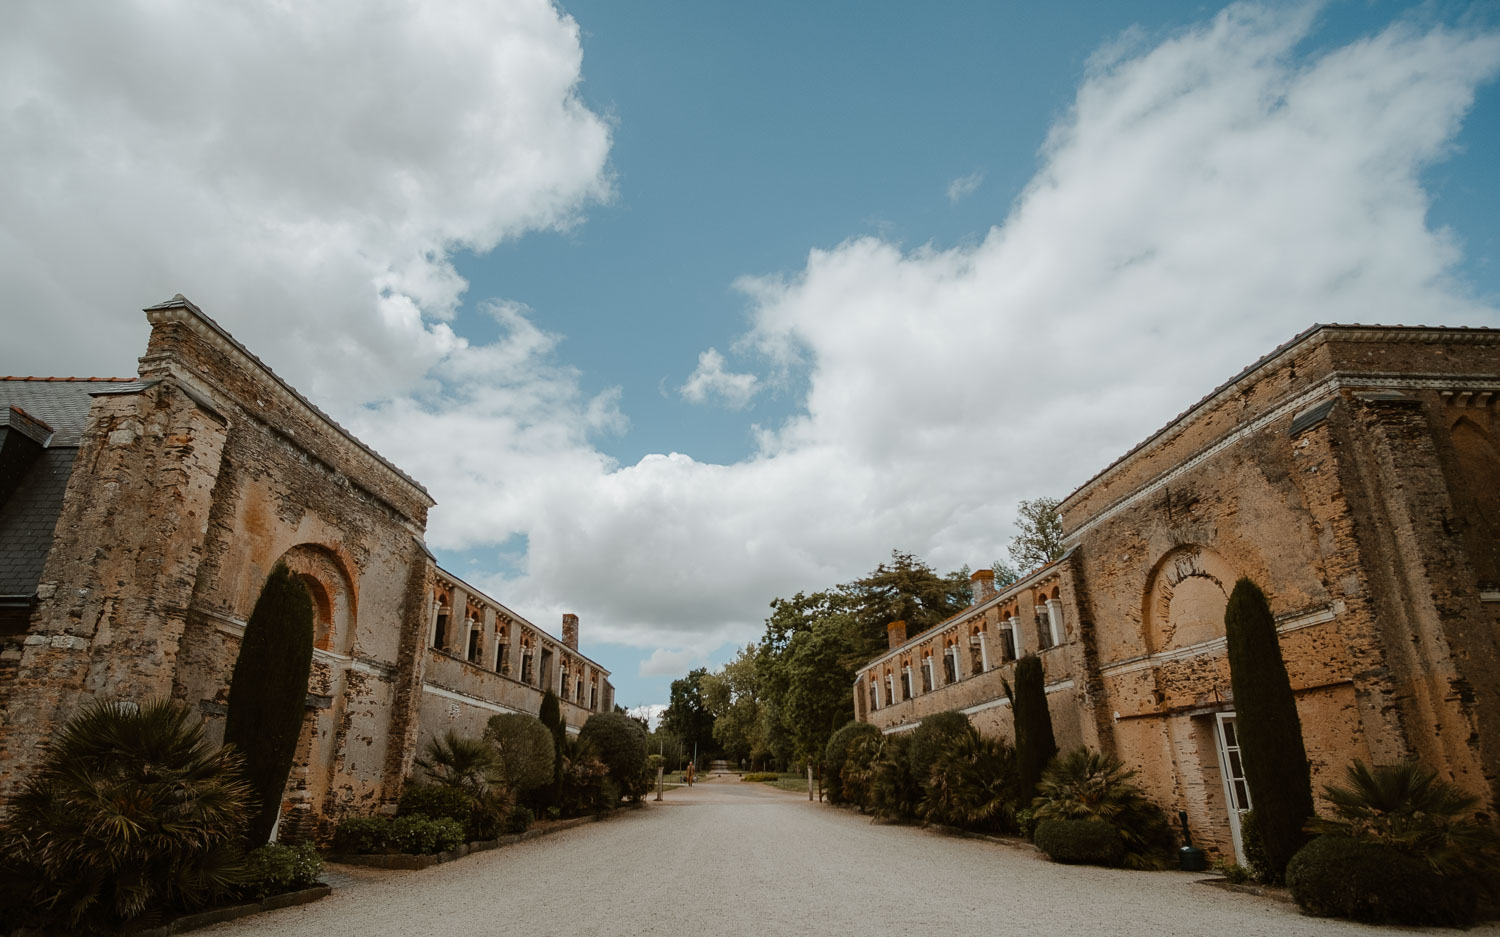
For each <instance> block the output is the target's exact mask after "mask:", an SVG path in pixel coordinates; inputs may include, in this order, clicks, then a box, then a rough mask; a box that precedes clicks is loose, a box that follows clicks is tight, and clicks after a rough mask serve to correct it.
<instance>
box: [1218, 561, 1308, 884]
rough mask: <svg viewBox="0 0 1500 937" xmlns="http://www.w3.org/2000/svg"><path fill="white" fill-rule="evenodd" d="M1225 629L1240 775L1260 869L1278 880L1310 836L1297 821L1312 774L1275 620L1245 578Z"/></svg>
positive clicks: (1304, 816)
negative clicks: (1261, 853) (1260, 849)
mask: <svg viewBox="0 0 1500 937" xmlns="http://www.w3.org/2000/svg"><path fill="white" fill-rule="evenodd" d="M1224 634H1225V638H1226V641H1227V643H1228V653H1229V682H1230V686H1231V687H1232V688H1233V690H1234V710H1235V716H1236V718H1235V731H1236V732H1237V734H1238V736H1239V743H1240V757H1241V758H1243V759H1244V768H1245V783H1246V784H1248V785H1249V787H1250V802H1251V803H1252V804H1254V805H1255V820H1256V826H1257V827H1258V828H1259V830H1260V838H1261V844H1262V845H1263V846H1264V847H1265V855H1266V865H1267V866H1268V868H1267V869H1265V872H1266V873H1267V875H1268V876H1269V877H1270V878H1271V880H1272V881H1277V882H1279V881H1281V880H1282V878H1283V876H1285V874H1286V864H1287V863H1288V862H1290V861H1291V858H1292V856H1293V855H1294V854H1295V853H1296V852H1297V850H1298V849H1301V848H1302V846H1303V845H1304V844H1305V843H1306V842H1307V839H1308V837H1307V834H1306V833H1304V832H1303V830H1302V828H1303V826H1304V825H1305V824H1306V823H1307V821H1308V819H1309V818H1310V817H1312V816H1313V800H1312V777H1311V774H1310V772H1309V769H1308V765H1307V750H1306V749H1305V748H1304V747H1303V744H1302V722H1301V720H1300V719H1298V718H1297V702H1296V700H1295V699H1294V698H1293V697H1292V681H1291V679H1290V678H1289V677H1288V676H1287V672H1286V663H1285V662H1284V661H1283V660H1282V658H1281V642H1280V641H1279V640H1278V639H1277V637H1276V620H1275V618H1274V617H1273V616H1272V615H1271V606H1270V603H1268V602H1267V601H1266V595H1265V593H1264V592H1262V591H1261V590H1260V587H1259V586H1257V585H1256V584H1255V583H1253V582H1251V581H1250V580H1249V579H1241V580H1240V581H1239V582H1237V583H1235V584H1234V591H1233V592H1231V593H1230V594H1229V604H1228V605H1227V606H1225V608H1224Z"/></svg>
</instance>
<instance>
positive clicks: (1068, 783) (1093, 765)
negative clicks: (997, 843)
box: [1033, 748, 1172, 868]
mask: <svg viewBox="0 0 1500 937" xmlns="http://www.w3.org/2000/svg"><path fill="white" fill-rule="evenodd" d="M1134 777H1135V771H1134V770H1132V769H1128V768H1126V767H1125V766H1124V765H1123V764H1122V763H1121V762H1120V760H1119V759H1118V758H1115V757H1113V756H1111V755H1103V754H1100V753H1098V752H1091V751H1089V750H1088V749H1086V748H1076V749H1074V750H1072V751H1070V752H1068V753H1067V754H1065V755H1061V756H1059V757H1058V758H1057V759H1056V760H1055V761H1054V762H1053V763H1052V765H1051V766H1050V767H1048V768H1047V770H1046V771H1045V772H1044V773H1043V774H1042V781H1041V784H1040V785H1038V788H1037V797H1036V800H1035V801H1033V803H1034V805H1035V807H1036V818H1037V820H1039V821H1040V820H1102V821H1104V822H1105V823H1108V824H1109V825H1111V826H1113V827H1114V828H1115V829H1116V830H1117V831H1119V833H1120V838H1121V839H1122V840H1123V841H1124V843H1125V857H1124V863H1125V865H1126V866H1127V867H1129V868H1162V867H1164V866H1165V864H1166V853H1167V851H1168V850H1169V849H1170V848H1171V845H1172V830H1171V827H1170V826H1168V824H1167V820H1166V816H1165V815H1164V814H1163V813H1162V811H1161V808H1160V807H1157V806H1156V805H1155V804H1153V803H1151V802H1150V801H1149V800H1147V799H1146V796H1145V795H1144V794H1143V793H1141V789H1140V788H1138V787H1136V786H1135V784H1133V783H1132V779H1134Z"/></svg>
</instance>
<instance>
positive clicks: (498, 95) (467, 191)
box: [0, 0, 610, 409]
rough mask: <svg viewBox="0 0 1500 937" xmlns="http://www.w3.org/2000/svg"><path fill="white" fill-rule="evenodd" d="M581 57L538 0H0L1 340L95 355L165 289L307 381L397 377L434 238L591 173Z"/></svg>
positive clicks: (37, 359) (316, 384) (135, 324)
mask: <svg viewBox="0 0 1500 937" xmlns="http://www.w3.org/2000/svg"><path fill="white" fill-rule="evenodd" d="M581 62H582V51H581V49H580V46H579V41H578V28H577V25H576V24H575V23H574V22H573V21H572V19H570V18H569V17H567V16H564V15H562V14H561V13H559V11H558V10H557V9H556V8H554V7H553V5H552V4H551V3H550V2H548V0H507V2H504V3H496V2H490V0H466V2H461V0H460V2H449V3H443V4H440V5H436V6H434V5H427V4H417V3H406V2H399V0H379V2H375V3H367V2H363V0H329V2H320V3H316V4H295V3H293V4H287V3H273V2H260V3H257V2H250V3H235V4H215V3H198V2H194V0H160V2H147V0H96V2H81V3H41V2H24V0H23V2H18V3H8V4H4V5H3V6H0V164H3V165H4V166H5V172H4V174H3V175H0V219H3V220H0V281H4V282H5V284H6V290H7V301H8V303H9V304H10V306H11V308H12V309H14V310H18V311H20V310H24V311H26V312H29V313H30V314H31V315H30V316H29V317H27V318H26V319H25V321H24V327H19V328H8V329H7V335H6V348H5V349H4V354H5V357H6V358H7V359H12V358H13V359H14V360H16V361H24V362H25V363H26V365H27V367H28V368H29V369H34V370H39V371H41V372H42V373H72V372H73V370H74V369H78V368H84V367H89V368H93V369H109V368H114V367H117V365H116V364H115V362H116V360H117V358H116V350H117V349H118V348H120V347H128V348H137V347H141V346H142V345H143V344H144V328H145V326H144V321H143V317H142V316H141V315H140V313H139V310H138V308H131V306H130V305H128V303H129V302H130V301H131V300H136V301H137V302H136V303H135V304H134V305H135V306H137V307H138V306H140V305H145V304H147V303H150V302H155V301H159V300H162V299H166V298H167V297H169V296H171V295H172V294H173V293H175V292H183V293H186V294H187V295H188V296H189V297H190V298H192V299H194V300H196V301H197V302H198V303H199V304H201V305H202V306H204V308H205V309H207V310H209V311H210V313H211V314H214V313H215V312H216V313H217V314H218V315H219V316H221V317H223V318H224V319H225V320H226V321H228V322H232V324H233V330H234V332H235V334H236V337H238V338H239V339H241V340H242V341H244V342H245V343H246V344H247V345H248V346H249V347H251V348H253V349H255V350H256V351H257V352H258V353H260V354H261V355H263V356H264V357H265V358H266V359H267V360H270V361H273V362H275V363H276V367H277V370H278V371H279V372H281V373H282V374H283V375H284V376H286V377H288V378H289V379H290V380H292V381H293V383H294V384H296V385H297V386H298V387H299V388H300V389H301V390H303V391H304V392H307V393H308V394H310V395H311V396H312V397H313V398H314V399H317V400H319V401H322V402H325V403H327V404H328V405H329V406H330V407H333V408H335V409H337V408H338V407H339V406H340V405H341V404H342V405H348V404H352V403H356V402H359V401H361V400H364V399H368V398H369V397H372V396H377V395H379V394H381V393H384V392H386V390H387V389H389V388H394V389H396V390H399V389H401V388H403V387H405V386H408V385H410V384H411V383H412V382H413V381H415V380H417V379H419V378H420V377H421V376H422V375H423V374H424V373H425V372H426V371H427V370H428V368H430V367H431V366H432V365H433V364H434V363H435V362H437V361H438V360H439V359H441V358H442V357H443V356H444V355H446V354H449V353H451V352H454V351H455V350H456V349H458V348H460V347H461V346H462V342H461V341H460V340H458V339H457V338H456V337H455V336H454V335H453V334H452V332H451V331H450V330H449V328H448V327H447V326H446V325H445V324H444V321H443V320H445V319H447V318H449V317H450V316H451V314H452V311H453V309H454V307H455V304H456V303H457V302H458V299H459V296H460V294H461V293H462V291H463V289H464V287H465V283H464V281H463V280H462V278H460V277H459V276H458V274H457V273H456V272H455V271H454V269H453V267H452V266H451V264H450V263H449V262H448V254H449V252H450V251H451V250H452V249H454V248H456V247H472V248H474V249H476V250H480V251H482V250H485V249H487V248H489V247H491V246H493V245H494V244H495V243H496V242H498V241H500V240H502V239H505V238H510V237H514V236H516V235H518V234H520V233H522V232H524V231H528V230H536V229H542V228H560V227H567V226H568V225H571V224H573V223H574V222H575V221H576V220H577V219H578V218H579V213H580V211H581V210H582V209H583V208H584V207H585V206H587V205H588V204H589V203H590V202H594V201H597V200H600V199H604V198H607V197H608V196H609V193H610V184H609V178H608V175H607V173H606V170H605V160H606V158H607V155H608V152H609V146H610V132H609V128H608V127H607V125H606V124H605V123H604V121H603V120H601V119H600V118H599V117H598V116H597V115H595V114H593V113H591V112H590V111H589V110H588V109H587V108H585V107H584V106H583V105H582V104H581V103H580V101H579V100H578V98H577V96H576V94H575V90H576V86H577V84H578V81H579V76H580V67H581ZM122 299H123V300H124V301H125V302H126V303H127V305H124V306H122ZM79 334H88V335H91V336H95V337H97V339H98V340H97V341H95V342H93V343H80V342H78V341H77V339H76V337H77V336H78V335H79Z"/></svg>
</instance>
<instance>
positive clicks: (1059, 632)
mask: <svg viewBox="0 0 1500 937" xmlns="http://www.w3.org/2000/svg"><path fill="white" fill-rule="evenodd" d="M1046 604H1047V620H1048V621H1049V622H1051V623H1052V644H1053V645H1054V646H1056V645H1058V644H1062V643H1063V642H1064V641H1066V640H1068V623H1067V622H1065V621H1063V613H1062V602H1060V601H1058V600H1057V599H1048V600H1047V603H1046Z"/></svg>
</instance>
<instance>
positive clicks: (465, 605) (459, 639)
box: [441, 583, 469, 657]
mask: <svg viewBox="0 0 1500 937" xmlns="http://www.w3.org/2000/svg"><path fill="white" fill-rule="evenodd" d="M449 604H450V606H451V607H450V608H449V610H448V633H447V634H446V635H444V636H443V647H442V648H441V650H442V651H444V652H445V653H448V654H452V655H453V656H454V657H466V656H468V655H467V652H468V649H469V620H468V619H469V592H468V590H467V589H465V588H464V587H463V586H460V585H458V584H457V583H455V584H454V586H453V598H452V599H451V600H450V602H449Z"/></svg>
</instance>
